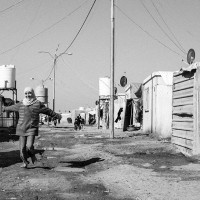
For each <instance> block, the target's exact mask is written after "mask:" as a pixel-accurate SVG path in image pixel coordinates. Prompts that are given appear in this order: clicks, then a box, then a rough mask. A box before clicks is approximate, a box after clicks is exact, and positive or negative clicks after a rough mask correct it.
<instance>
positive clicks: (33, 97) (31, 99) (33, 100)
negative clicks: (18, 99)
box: [23, 87, 37, 106]
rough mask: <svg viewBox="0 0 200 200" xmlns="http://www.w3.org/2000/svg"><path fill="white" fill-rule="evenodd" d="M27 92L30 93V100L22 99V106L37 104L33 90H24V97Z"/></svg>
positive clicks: (29, 88) (27, 88)
mask: <svg viewBox="0 0 200 200" xmlns="http://www.w3.org/2000/svg"><path fill="white" fill-rule="evenodd" d="M28 92H31V98H29V99H28V98H26V97H25V98H24V99H23V104H24V105H25V106H30V105H32V104H34V103H35V102H37V99H36V97H35V92H34V90H33V88H31V87H26V88H25V89H24V95H25V93H28Z"/></svg>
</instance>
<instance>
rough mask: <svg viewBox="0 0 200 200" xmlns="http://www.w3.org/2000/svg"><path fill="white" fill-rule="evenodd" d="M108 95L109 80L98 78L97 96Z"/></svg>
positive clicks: (107, 78)
mask: <svg viewBox="0 0 200 200" xmlns="http://www.w3.org/2000/svg"><path fill="white" fill-rule="evenodd" d="M109 95H110V78H109V77H104V78H99V96H109Z"/></svg>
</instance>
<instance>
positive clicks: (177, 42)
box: [151, 0, 186, 53]
mask: <svg viewBox="0 0 200 200" xmlns="http://www.w3.org/2000/svg"><path fill="white" fill-rule="evenodd" d="M151 3H152V4H153V6H154V8H155V10H156V11H157V13H158V15H159V16H160V18H161V19H162V21H163V23H164V24H165V25H166V27H167V29H168V30H169V32H170V33H171V34H172V36H173V37H174V39H175V40H176V42H177V43H178V45H179V46H180V48H181V49H182V51H183V52H184V53H186V51H185V49H184V48H183V46H182V45H181V44H180V42H179V41H178V39H177V38H176V36H175V34H174V33H173V32H172V31H171V29H170V28H169V26H168V25H167V23H166V22H165V20H164V18H163V17H162V15H161V13H160V12H159V10H158V8H157V6H156V5H155V4H154V2H153V1H152V0H151Z"/></svg>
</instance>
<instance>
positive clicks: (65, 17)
mask: <svg viewBox="0 0 200 200" xmlns="http://www.w3.org/2000/svg"><path fill="white" fill-rule="evenodd" d="M93 3H94V0H56V1H55V0H0V27H1V31H0V65H6V64H13V65H15V67H16V81H17V90H18V100H21V99H23V90H24V88H25V87H26V86H32V87H33V88H35V87H36V86H37V85H39V84H40V83H41V80H46V79H47V77H51V78H53V73H51V71H52V66H53V58H51V56H50V55H49V54H45V53H38V52H39V51H46V52H49V53H50V54H52V55H53V56H54V53H55V51H56V48H57V47H58V45H59V48H58V51H57V55H59V54H60V53H62V52H64V51H65V50H67V49H68V50H67V52H68V53H69V52H70V53H72V55H63V56H61V57H59V58H58V60H57V61H58V63H57V65H56V111H58V110H61V111H62V112H64V111H65V110H66V111H68V110H71V109H74V108H79V107H80V106H83V107H87V106H92V107H93V106H94V105H95V104H94V103H95V101H96V100H97V99H98V87H99V78H100V77H105V76H110V60H111V58H110V49H111V47H110V40H111V39H110V24H111V22H110V21H111V20H110V15H111V14H110V11H111V1H110V0H97V1H96V2H95V4H94V7H93V9H92V11H91V13H90V15H89V16H88V18H87V20H86V22H85V24H84V25H83V22H84V20H85V19H86V16H87V15H88V13H89V10H90V8H91V6H92V5H93ZM115 4H116V7H115V11H116V13H115V21H116V28H115V34H116V38H115V42H116V43H115V83H116V86H117V87H118V89H119V91H123V88H119V86H118V84H119V81H120V77H121V76H123V75H126V76H127V79H128V83H130V82H138V83H142V82H143V80H144V79H145V78H146V77H147V76H149V75H150V74H151V73H152V72H156V71H177V70H179V69H180V68H181V67H186V66H187V64H185V63H184V62H182V59H184V60H185V61H186V56H187V52H188V50H189V49H190V48H193V49H194V50H195V52H196V59H195V60H196V61H199V60H200V59H199V55H200V45H199V43H200V38H199V35H200V24H199V19H200V12H199V10H200V1H199V0H192V1H189V0H167V1H166V0H115ZM82 25H83V27H82V29H81V26H82ZM71 43H72V45H71ZM31 77H33V78H35V80H31V79H30V78H31ZM45 86H46V87H48V89H49V102H50V105H49V106H50V108H52V91H53V82H52V81H50V80H48V81H46V82H45ZM3 95H5V96H6V95H9V94H7V93H3Z"/></svg>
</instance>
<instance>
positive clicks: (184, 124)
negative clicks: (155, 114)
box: [172, 62, 200, 156]
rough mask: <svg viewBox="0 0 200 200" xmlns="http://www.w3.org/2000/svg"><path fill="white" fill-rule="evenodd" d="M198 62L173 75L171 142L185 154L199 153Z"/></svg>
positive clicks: (199, 104)
mask: <svg viewBox="0 0 200 200" xmlns="http://www.w3.org/2000/svg"><path fill="white" fill-rule="evenodd" d="M199 92H200V63H199V62H196V63H193V64H191V65H190V66H189V67H187V68H185V69H184V68H182V69H181V70H180V71H178V72H174V75H173V116H172V143H173V144H174V145H175V146H176V147H177V148H178V149H179V150H180V151H181V152H182V153H184V154H185V155H189V156H190V155H196V154H199V153H200V93H199Z"/></svg>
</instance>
